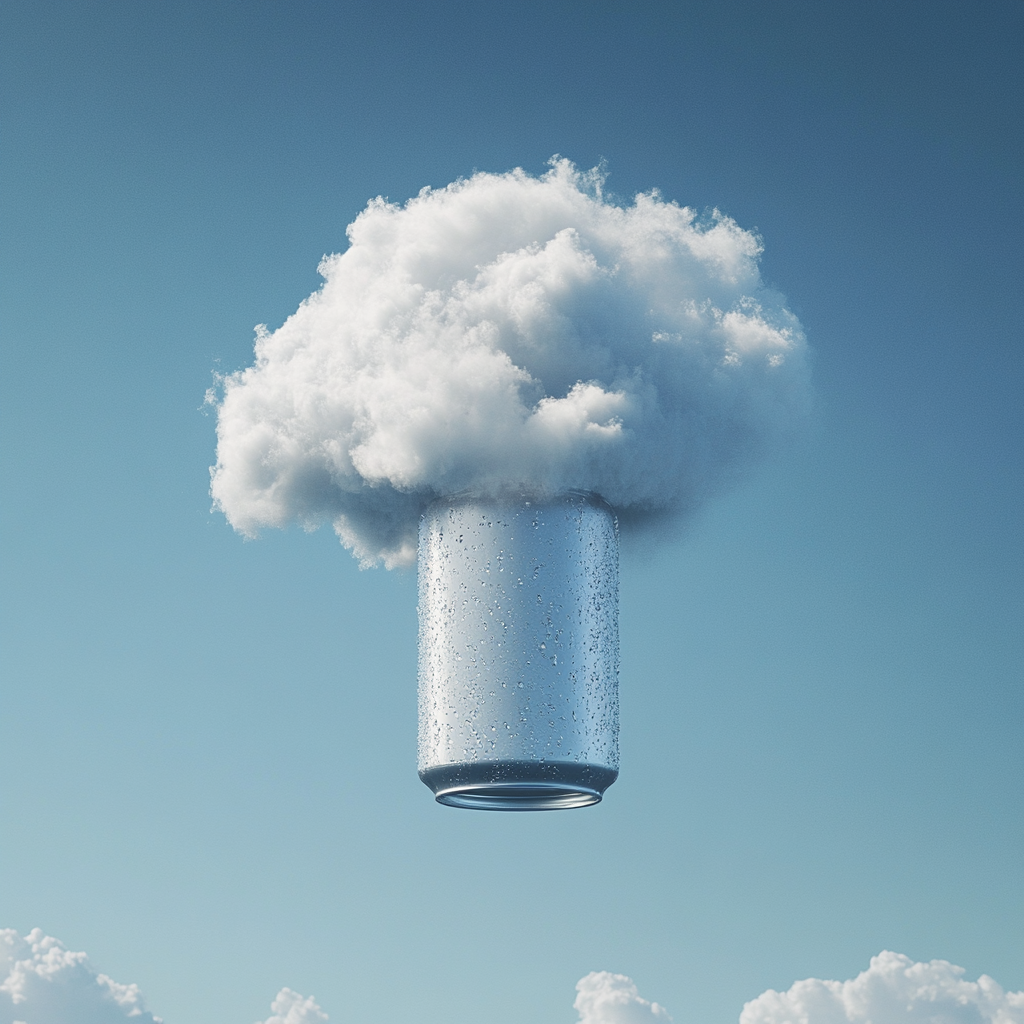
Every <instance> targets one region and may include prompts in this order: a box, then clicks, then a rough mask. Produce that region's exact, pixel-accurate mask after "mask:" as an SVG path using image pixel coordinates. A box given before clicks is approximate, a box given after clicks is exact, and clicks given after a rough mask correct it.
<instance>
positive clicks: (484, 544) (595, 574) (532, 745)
mask: <svg viewBox="0 0 1024 1024" xmlns="http://www.w3.org/2000/svg"><path fill="white" fill-rule="evenodd" d="M618 589H619V561H618V532H617V525H616V521H615V516H614V514H613V513H612V511H611V509H610V508H608V506H607V505H605V504H604V503H603V502H602V501H600V499H597V498H595V497H593V496H590V495H586V494H576V493H573V494H567V495H564V496H561V497H559V498H556V499H554V500H551V501H544V502H533V501H527V500H508V501H481V500H479V499H468V498H467V499H452V500H446V501H443V502H439V503H437V504H435V505H433V506H431V507H430V508H429V509H428V510H427V512H426V513H425V514H424V516H423V519H422V521H421V523H420V537H419V624H420V633H419V774H420V778H421V779H422V780H423V781H424V782H425V783H426V784H427V786H429V787H430V789H431V790H433V792H434V794H435V796H436V798H437V800H438V801H439V802H440V803H444V804H449V805H451V806H454V807H471V808H479V809H491V810H502V811H511V810H523V811H534V810H554V809H558V808H564V807H584V806H586V805H588V804H594V803H597V802H598V801H599V800H600V799H601V796H602V794H603V793H604V791H605V789H607V788H608V786H610V785H611V784H612V783H613V782H614V781H615V778H616V776H617V775H618V768H619V744H618V735H619V699H618V671H619V622H618Z"/></svg>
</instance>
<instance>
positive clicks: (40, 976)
mask: <svg viewBox="0 0 1024 1024" xmlns="http://www.w3.org/2000/svg"><path fill="white" fill-rule="evenodd" d="M0 977H2V978H3V981H2V982H0V1024H18V1022H23V1024H122V1022H124V1021H129V1020H130V1021H132V1022H133V1024H158V1022H159V1021H160V1018H159V1017H154V1016H153V1015H152V1014H151V1013H149V1012H147V1010H146V1008H145V1006H144V1005H143V1002H142V997H141V995H140V994H139V989H138V986H137V985H122V984H120V983H119V982H116V981H114V980H113V979H111V978H108V977H107V976H106V975H105V974H100V973H99V972H97V971H96V969H95V968H94V967H93V966H92V964H90V963H89V958H88V957H87V956H86V955H85V954H84V953H72V952H70V951H69V950H67V949H65V948H64V946H63V945H62V944H61V943H60V942H58V941H57V940H56V939H54V938H51V937H50V936H48V935H44V934H43V933H42V932H41V931H40V930H39V929H38V928H36V929H35V930H34V931H32V932H30V933H29V934H28V935H26V936H25V937H24V938H22V937H21V936H20V935H18V933H17V932H16V931H14V930H13V929H10V928H6V929H3V930H0Z"/></svg>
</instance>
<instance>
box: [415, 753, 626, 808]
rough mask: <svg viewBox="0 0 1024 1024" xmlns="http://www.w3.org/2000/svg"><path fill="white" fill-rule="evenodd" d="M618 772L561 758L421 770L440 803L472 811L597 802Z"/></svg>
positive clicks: (573, 805) (486, 762)
mask: <svg viewBox="0 0 1024 1024" xmlns="http://www.w3.org/2000/svg"><path fill="white" fill-rule="evenodd" d="M617 775H618V772H617V771H616V770H615V769H614V768H606V767H604V766H602V765H591V764H578V763H573V762H564V761H546V762H538V761H479V762H469V763H462V764H448V765H437V766H435V767H433V768H428V769H426V770H424V771H421V772H420V778H421V779H422V780H423V782H424V783H425V784H426V785H427V786H429V787H430V789H431V790H432V791H433V793H434V798H435V799H436V800H437V802H438V803H439V804H444V805H445V806H447V807H464V808H468V809H470V810H476V811H561V810H568V809H570V808H573V807H590V806H591V805H593V804H596V803H600V802H601V797H602V795H603V794H604V791H605V790H606V789H607V788H608V787H609V786H610V785H611V784H612V783H613V782H614V781H615V778H616V776H617Z"/></svg>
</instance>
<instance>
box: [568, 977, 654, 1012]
mask: <svg viewBox="0 0 1024 1024" xmlns="http://www.w3.org/2000/svg"><path fill="white" fill-rule="evenodd" d="M573 1006H574V1008H575V1009H576V1012H577V1013H578V1014H579V1015H580V1019H579V1024H654V1022H655V1021H671V1020H672V1018H671V1017H670V1016H669V1015H668V1011H667V1010H666V1009H665V1007H663V1006H659V1005H658V1004H657V1003H651V1002H648V1001H647V1000H646V999H643V998H641V996H640V993H639V992H638V991H637V987H636V985H635V984H633V979H632V978H627V977H626V976H625V975H624V974H611V973H610V972H609V971H592V972H591V973H590V974H588V975H587V976H586V977H585V978H580V980H579V981H578V982H577V983H576V1002H575V1003H573Z"/></svg>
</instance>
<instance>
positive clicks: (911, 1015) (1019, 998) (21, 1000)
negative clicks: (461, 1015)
mask: <svg viewBox="0 0 1024 1024" xmlns="http://www.w3.org/2000/svg"><path fill="white" fill-rule="evenodd" d="M964 973H965V972H964V969H963V968H962V967H957V966H956V965H955V964H951V963H949V962H948V961H947V960H931V961H929V962H928V963H915V962H914V961H913V960H911V959H910V958H909V957H906V956H902V955H901V954H899V953H890V952H882V953H879V954H878V956H876V957H873V958H872V960H871V964H870V966H869V967H868V969H867V970H866V971H863V972H862V973H860V974H858V975H857V977H856V978H853V979H852V980H850V981H823V980H820V979H818V978H806V979H804V980H803V981H798V982H796V983H794V984H793V985H792V986H791V987H790V988H789V989H788V990H787V991H786V992H776V991H775V990H774V989H769V990H768V991H767V992H763V993H762V994H761V995H759V996H758V997H757V998H756V999H752V1000H751V1001H750V1002H749V1003H747V1004H746V1005H744V1007H743V1012H742V1013H741V1014H740V1017H739V1024H1024V992H1004V991H1003V989H1002V988H1001V987H1000V986H999V985H998V984H997V983H996V982H995V981H993V980H992V978H990V977H989V976H988V975H987V974H983V975H982V976H981V977H980V978H979V979H978V980H977V981H967V980H966V979H965V978H964ZM573 1006H574V1008H575V1009H576V1012H577V1013H578V1014H579V1021H578V1024H671V1021H672V1018H671V1017H670V1016H669V1014H668V1011H667V1010H666V1009H665V1007H663V1006H659V1005H658V1003H656V1002H652V1001H650V1000H647V999H645V998H643V997H642V996H641V995H640V993H639V991H638V990H637V987H636V985H635V984H634V983H633V980H632V979H631V978H628V977H626V975H624V974H612V973H610V972H609V971H594V972H592V973H590V974H588V975H587V976H586V977H585V978H581V979H580V981H579V982H578V983H577V985H576V1001H575V1003H574V1004H573ZM270 1009H271V1015H270V1016H269V1017H267V1019H266V1020H264V1021H257V1022H256V1024H328V1021H329V1018H328V1016H327V1014H326V1013H324V1011H323V1010H322V1009H321V1008H320V1007H319V1006H318V1005H317V1003H316V1001H315V1000H314V999H313V997H312V996H303V995H300V994H299V993H298V992H295V991H293V990H292V989H290V988H282V989H281V991H280V992H278V994H277V996H276V997H275V998H274V1001H273V1003H272V1004H271V1007H270ZM125 1021H131V1022H132V1024H163V1021H162V1018H160V1017H156V1016H154V1015H153V1014H152V1013H151V1012H150V1011H148V1010H147V1009H146V1007H145V1004H144V1002H143V999H142V996H141V994H140V993H139V989H138V986H137V985H124V984H121V983H120V982H117V981H114V980H113V979H112V978H109V977H107V975H105V974H101V973H100V972H99V971H97V970H96V968H95V967H93V966H92V964H91V963H90V962H89V958H88V957H87V956H86V954H85V953H73V952H70V951H69V950H68V949H66V948H65V947H64V945H63V943H61V942H59V941H58V940H57V939H54V938H51V937H50V936H48V935H44V934H43V933H42V932H41V931H40V930H39V929H38V928H36V929H35V930H34V931H31V932H29V934H28V935H26V936H24V938H23V937H21V936H20V935H19V934H18V933H17V932H16V931H14V930H13V929H10V928H8V929H0V1024H124V1022H125ZM482 1024H487V1022H482Z"/></svg>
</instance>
